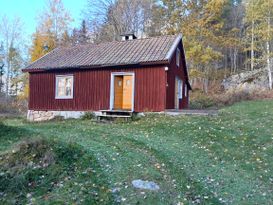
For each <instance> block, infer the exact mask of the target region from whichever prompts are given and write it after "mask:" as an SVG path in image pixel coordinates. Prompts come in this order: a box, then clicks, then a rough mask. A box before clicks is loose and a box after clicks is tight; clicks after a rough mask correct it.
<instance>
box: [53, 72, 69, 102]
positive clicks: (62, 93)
mask: <svg viewBox="0 0 273 205" xmlns="http://www.w3.org/2000/svg"><path fill="white" fill-rule="evenodd" d="M55 98H56V99H72V98H73V75H62V76H56V93H55Z"/></svg>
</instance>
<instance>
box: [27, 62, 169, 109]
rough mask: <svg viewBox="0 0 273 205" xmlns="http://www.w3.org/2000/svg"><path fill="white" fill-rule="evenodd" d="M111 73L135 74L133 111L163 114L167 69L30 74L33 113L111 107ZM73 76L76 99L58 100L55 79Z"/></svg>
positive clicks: (30, 105)
mask: <svg viewBox="0 0 273 205" xmlns="http://www.w3.org/2000/svg"><path fill="white" fill-rule="evenodd" d="M111 72H134V73H135V98H134V110H135V111H136V112H142V111H163V110H164V109H165V107H166V104H165V103H166V102H165V99H166V86H165V82H166V79H165V78H166V76H165V70H164V67H146V68H132V69H130V68H128V69H103V70H99V69H96V70H94V69H89V70H88V69H87V70H74V71H69V72H68V71H67V72H64V71H62V72H60V71H51V72H49V71H47V72H36V73H30V93H29V109H30V110H67V111H68V110H75V111H86V110H93V111H95V110H101V109H109V108H110V86H111V85H110V84H111ZM60 74H73V75H74V91H73V92H74V93H73V94H74V97H73V99H55V76H56V75H60Z"/></svg>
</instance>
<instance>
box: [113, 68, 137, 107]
mask: <svg viewBox="0 0 273 205" xmlns="http://www.w3.org/2000/svg"><path fill="white" fill-rule="evenodd" d="M125 75H130V76H132V78H133V79H132V81H133V82H132V83H133V86H132V89H133V92H132V108H131V111H134V105H135V73H134V72H112V73H111V82H110V83H111V84H110V110H113V109H114V97H115V76H125Z"/></svg>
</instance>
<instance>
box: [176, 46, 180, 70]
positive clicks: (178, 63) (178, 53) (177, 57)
mask: <svg viewBox="0 0 273 205" xmlns="http://www.w3.org/2000/svg"><path fill="white" fill-rule="evenodd" d="M180 60H181V55H180V49H179V48H177V49H176V65H177V66H180Z"/></svg>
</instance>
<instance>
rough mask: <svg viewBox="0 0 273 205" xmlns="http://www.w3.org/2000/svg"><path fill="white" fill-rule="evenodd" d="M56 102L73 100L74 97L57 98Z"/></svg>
mask: <svg viewBox="0 0 273 205" xmlns="http://www.w3.org/2000/svg"><path fill="white" fill-rule="evenodd" d="M55 99H56V100H69V99H70V100H71V99H73V97H55Z"/></svg>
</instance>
